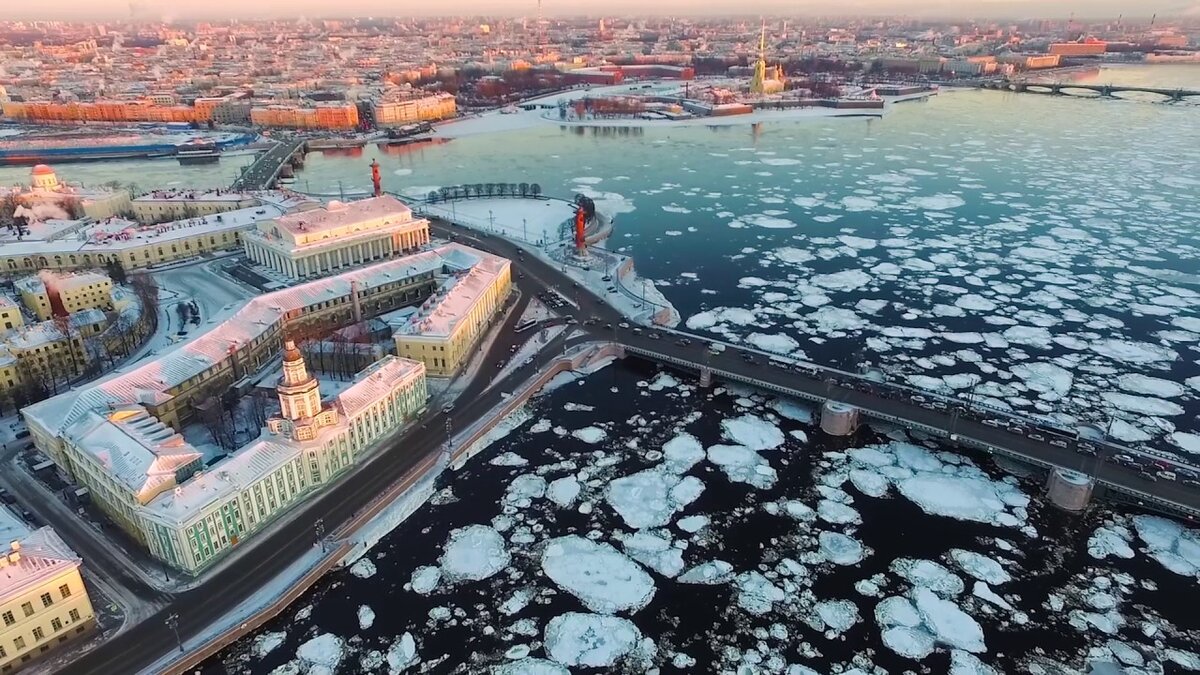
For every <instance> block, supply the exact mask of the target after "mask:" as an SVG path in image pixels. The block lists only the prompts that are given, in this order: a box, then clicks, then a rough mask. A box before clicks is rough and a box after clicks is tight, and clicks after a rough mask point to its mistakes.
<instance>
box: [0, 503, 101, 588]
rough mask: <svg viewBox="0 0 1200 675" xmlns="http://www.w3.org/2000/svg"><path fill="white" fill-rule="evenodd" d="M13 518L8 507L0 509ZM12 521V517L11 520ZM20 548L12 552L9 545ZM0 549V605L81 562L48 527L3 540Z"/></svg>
mask: <svg viewBox="0 0 1200 675" xmlns="http://www.w3.org/2000/svg"><path fill="white" fill-rule="evenodd" d="M0 511H2V512H4V514H6V515H7V516H8V517H14V516H12V514H11V513H9V512H8V509H7V508H0ZM14 518H15V517H14ZM13 541H16V542H18V544H19V548H18V549H17V550H14V549H13V548H12V545H11V542H13ZM4 543H5V547H4V548H3V549H0V553H3V555H2V556H0V603H7V602H9V601H10V600H12V599H14V598H17V597H19V596H21V595H23V594H25V593H27V592H29V589H31V588H34V587H35V586H37V585H38V584H40V583H43V582H44V581H45V580H47V579H51V578H53V577H56V576H58V575H60V574H62V573H63V572H65V571H66V570H68V569H71V568H73V567H77V566H78V565H79V563H80V562H82V561H81V560H80V558H79V556H77V555H75V552H74V551H72V550H71V547H70V546H67V544H66V542H64V541H63V540H62V538H61V537H59V536H58V533H57V532H55V531H54V530H53V529H51V528H50V527H40V528H38V529H36V530H33V531H32V532H28V531H27V533H26V534H25V535H23V536H21V537H12V538H11V539H8V540H6V541H5V542H4Z"/></svg>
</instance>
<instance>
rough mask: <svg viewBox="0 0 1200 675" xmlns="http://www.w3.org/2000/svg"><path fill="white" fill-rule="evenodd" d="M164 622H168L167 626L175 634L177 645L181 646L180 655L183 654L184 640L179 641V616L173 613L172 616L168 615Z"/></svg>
mask: <svg viewBox="0 0 1200 675" xmlns="http://www.w3.org/2000/svg"><path fill="white" fill-rule="evenodd" d="M164 621H165V622H166V624H167V625H168V626H170V628H171V631H172V632H173V633H175V644H176V645H178V646H179V653H181V654H182V653H183V640H180V639H179V615H178V614H176V613H174V612H171V613H170V614H168V615H167V618H166V619H164Z"/></svg>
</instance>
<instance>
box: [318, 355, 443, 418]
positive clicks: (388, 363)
mask: <svg viewBox="0 0 1200 675" xmlns="http://www.w3.org/2000/svg"><path fill="white" fill-rule="evenodd" d="M424 370H425V365H424V364H422V363H421V362H420V361H413V360H411V359H402V358H398V357H395V356H385V357H383V358H382V359H380V360H378V361H376V362H375V363H373V364H371V365H370V366H368V367H367V368H365V369H364V370H363V371H362V372H360V373H359V374H358V375H357V376H356V377H355V378H354V384H352V385H350V386H349V387H347V388H346V389H345V391H343V392H342V393H340V394H338V397H337V404H338V407H339V408H341V410H342V414H343V415H345V416H346V417H351V418H352V417H355V416H356V415H358V413H359V412H360V411H361V410H364V409H365V408H367V407H368V406H370V405H371V404H372V403H374V402H375V401H378V400H380V399H381V398H383V397H384V396H387V395H389V394H390V393H391V392H392V391H393V390H394V389H396V387H398V386H400V385H401V384H403V383H404V382H406V381H407V380H409V379H411V378H413V377H416V376H417V375H418V374H420V373H421V372H422V371H424Z"/></svg>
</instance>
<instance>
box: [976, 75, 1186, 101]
mask: <svg viewBox="0 0 1200 675" xmlns="http://www.w3.org/2000/svg"><path fill="white" fill-rule="evenodd" d="M979 86H981V87H982V88H984V89H997V90H1000V91H1015V92H1024V93H1030V94H1049V95H1051V96H1076V97H1083V96H1084V94H1082V92H1092V93H1094V94H1097V95H1099V96H1100V97H1102V98H1119V96H1118V94H1121V93H1124V92H1139V93H1144V94H1157V95H1158V96H1162V97H1163V100H1165V101H1176V102H1177V101H1182V100H1184V99H1186V98H1189V97H1192V96H1197V97H1200V89H1167V88H1165V87H1132V86H1125V85H1116V84H1079V83H1077V82H1026V81H1023V80H999V81H991V82H984V83H982V84H980V85H979Z"/></svg>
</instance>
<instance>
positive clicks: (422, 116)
mask: <svg viewBox="0 0 1200 675" xmlns="http://www.w3.org/2000/svg"><path fill="white" fill-rule="evenodd" d="M371 109H372V112H373V114H374V116H375V125H376V126H380V127H387V126H396V125H401V124H411V123H413V122H434V121H437V120H445V119H450V118H451V117H454V116H455V115H456V114H457V113H458V108H457V104H456V103H455V101H454V97H453V96H451V95H450V94H446V93H440V94H433V95H431V96H414V97H411V98H403V99H396V100H390V99H385V100H382V101H376V102H375V103H374V104H372V106H371Z"/></svg>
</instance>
